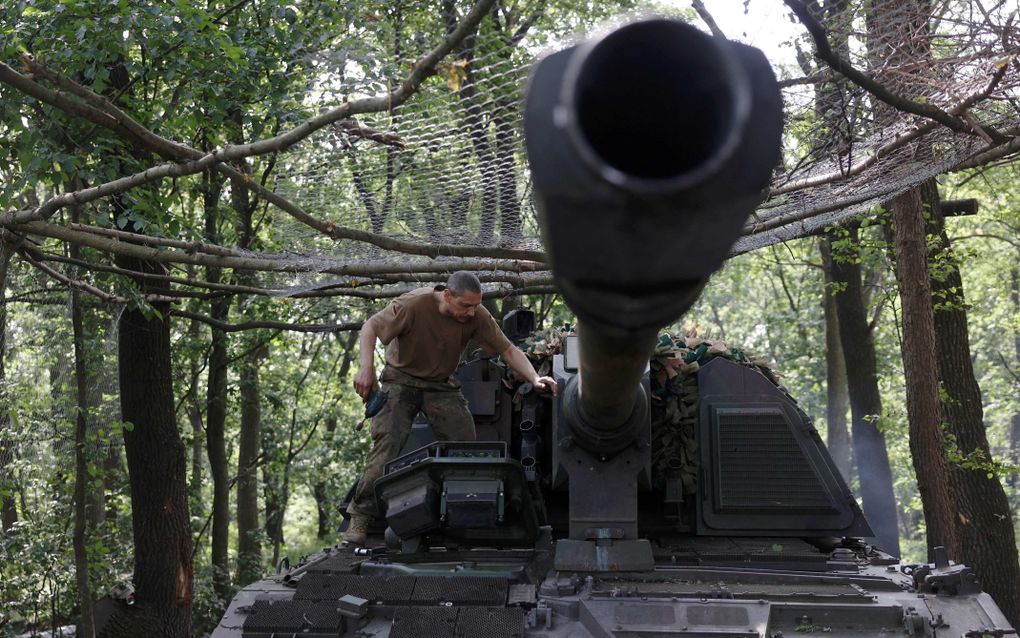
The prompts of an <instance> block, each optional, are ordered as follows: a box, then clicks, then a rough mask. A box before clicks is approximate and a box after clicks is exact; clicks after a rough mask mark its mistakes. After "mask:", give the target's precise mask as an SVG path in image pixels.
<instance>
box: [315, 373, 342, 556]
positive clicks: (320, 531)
mask: <svg viewBox="0 0 1020 638" xmlns="http://www.w3.org/2000/svg"><path fill="white" fill-rule="evenodd" d="M337 378H338V379H344V378H345V377H344V376H342V375H338V376H337ZM335 435H336V415H335V414H331V415H329V416H328V417H326V433H325V434H324V435H323V437H322V438H323V441H322V443H323V447H324V448H325V449H326V450H327V453H331V452H332V447H333V446H332V443H333V437H334V436H335ZM319 479H320V480H318V481H316V482H315V484H314V485H312V496H314V497H315V508H316V510H317V511H318V515H319V517H318V518H319V525H318V528H317V531H316V532H315V537H316V538H318V539H320V540H322V539H325V538H326V537H327V536H329V535H330V534H331V533H332V532H333V529H334V527H333V516H332V513H333V511H334V510H335V508H336V501H335V500H334V497H333V496H332V495H331V494H330V493H329V491H328V490H327V487H326V486H327V483H326V481H325V480H323V476H322V475H321V474H320V475H319Z"/></svg>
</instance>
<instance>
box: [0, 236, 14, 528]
mask: <svg viewBox="0 0 1020 638" xmlns="http://www.w3.org/2000/svg"><path fill="white" fill-rule="evenodd" d="M13 255H14V248H13V247H12V246H11V245H10V244H8V243H6V242H4V243H2V244H0V525H2V526H3V530H4V531H5V532H6V531H7V530H9V529H11V527H13V526H14V524H15V523H17V522H18V507H17V504H16V499H15V498H14V496H15V494H17V492H18V489H17V481H16V480H15V478H14V473H13V472H11V470H10V468H9V465H10V463H11V461H12V460H13V459H14V450H13V448H12V447H11V445H10V444H9V443H8V440H7V429H8V428H9V427H10V426H11V413H10V405H11V404H10V400H9V399H8V397H7V295H6V291H7V273H8V272H9V268H10V264H11V257H12V256H13Z"/></svg>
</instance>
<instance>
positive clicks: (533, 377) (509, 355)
mask: <svg viewBox="0 0 1020 638" xmlns="http://www.w3.org/2000/svg"><path fill="white" fill-rule="evenodd" d="M500 356H501V357H503V361H506V363H507V365H509V366H510V367H511V368H513V371H514V372H516V373H517V374H518V375H519V376H520V377H521V378H522V379H524V380H525V381H527V382H528V383H530V384H531V385H532V386H533V387H534V388H535V389H536V390H538V391H539V392H545V391H549V392H552V393H553V394H554V395H555V394H556V390H557V387H556V382H555V381H554V380H553V379H552V377H540V376H538V373H537V372H535V366H533V365H531V361H529V360H528V357H527V356H525V354H524V353H523V352H521V349H520V348H518V347H517V346H515V345H511V346H510V347H509V348H507V349H506V350H504V351H503V354H501V355H500Z"/></svg>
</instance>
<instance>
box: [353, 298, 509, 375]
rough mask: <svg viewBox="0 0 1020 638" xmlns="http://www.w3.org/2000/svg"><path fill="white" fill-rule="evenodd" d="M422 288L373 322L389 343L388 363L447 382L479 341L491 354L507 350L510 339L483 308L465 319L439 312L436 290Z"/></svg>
mask: <svg viewBox="0 0 1020 638" xmlns="http://www.w3.org/2000/svg"><path fill="white" fill-rule="evenodd" d="M441 290H443V287H442V286H436V287H435V288H419V289H418V290H412V291H411V292H408V293H405V294H403V295H401V296H400V297H397V298H396V299H395V300H394V301H393V303H391V304H390V305H389V306H387V307H386V308H384V309H383V310H380V311H379V312H377V313H376V314H374V315H372V317H371V318H370V319H369V320H368V321H369V323H370V324H371V325H372V328H373V329H374V330H375V334H376V336H377V337H379V340H380V341H382V342H383V344H385V345H386V363H387V364H389V365H391V366H393V367H394V368H397V369H398V370H400V371H401V372H404V373H406V374H410V375H412V376H415V377H418V378H420V379H427V380H430V381H445V380H446V379H447V378H449V376H450V375H452V374H453V373H454V371H455V370H456V369H457V364H458V363H459V362H460V355H461V354H462V353H463V352H464V346H466V345H467V343H468V341H470V340H471V339H474V340H475V341H476V342H478V344H479V345H481V346H482V348H483V349H485V350H486V351H487V352H488V354H490V355H496V354H502V353H503V352H505V351H506V349H507V348H509V347H510V345H511V344H510V340H509V339H507V338H506V335H504V334H503V331H502V330H500V329H499V326H498V325H496V320H495V319H493V318H492V315H491V314H489V311H488V310H486V309H485V308H484V307H483V306H478V307H477V308H476V309H475V316H474V317H472V318H471V319H469V320H468V321H466V322H464V323H460V322H459V321H457V320H456V319H454V318H453V317H444V316H443V315H441V314H439V306H438V304H437V303H436V300H435V297H434V296H433V293H434V292H437V291H441Z"/></svg>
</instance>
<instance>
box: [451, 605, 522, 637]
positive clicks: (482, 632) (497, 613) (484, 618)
mask: <svg viewBox="0 0 1020 638" xmlns="http://www.w3.org/2000/svg"><path fill="white" fill-rule="evenodd" d="M457 638H524V610H523V609H521V608H520V607H514V608H507V607H493V608H488V609H487V608H484V607H465V608H464V609H461V610H460V618H459V619H458V620H457Z"/></svg>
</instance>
